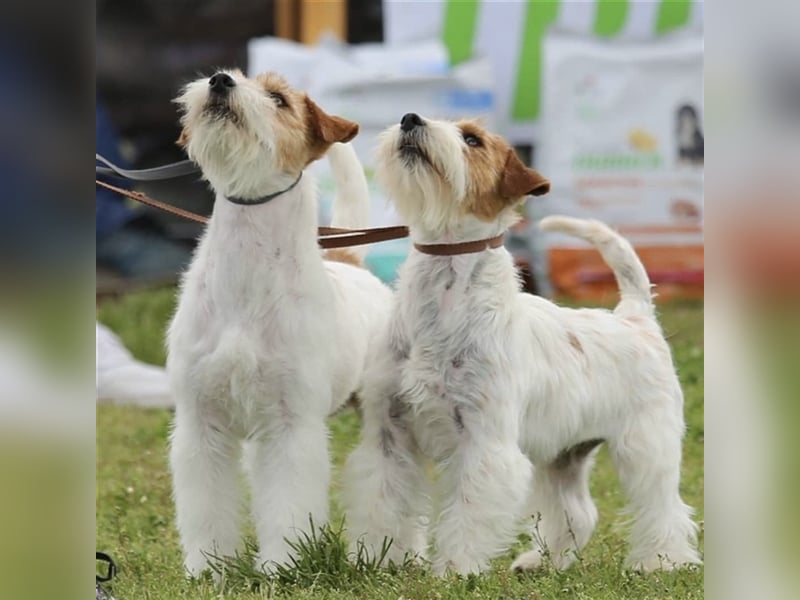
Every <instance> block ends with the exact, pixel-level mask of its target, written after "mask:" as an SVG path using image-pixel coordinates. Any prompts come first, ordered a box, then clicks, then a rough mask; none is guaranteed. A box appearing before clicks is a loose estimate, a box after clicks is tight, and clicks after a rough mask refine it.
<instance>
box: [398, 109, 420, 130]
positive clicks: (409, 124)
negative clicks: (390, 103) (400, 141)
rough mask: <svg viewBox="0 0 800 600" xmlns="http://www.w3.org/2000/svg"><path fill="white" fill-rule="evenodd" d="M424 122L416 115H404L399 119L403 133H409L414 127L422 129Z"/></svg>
mask: <svg viewBox="0 0 800 600" xmlns="http://www.w3.org/2000/svg"><path fill="white" fill-rule="evenodd" d="M423 125H425V121H423V120H422V118H421V117H420V116H419V115H418V114H417V113H406V114H404V115H403V118H402V119H400V129H402V130H403V131H411V130H412V129H414V127H422V126H423Z"/></svg>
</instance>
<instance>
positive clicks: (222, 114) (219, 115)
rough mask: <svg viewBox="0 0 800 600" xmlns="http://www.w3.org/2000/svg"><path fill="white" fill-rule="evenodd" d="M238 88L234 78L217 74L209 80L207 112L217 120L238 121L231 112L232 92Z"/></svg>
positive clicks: (224, 74)
mask: <svg viewBox="0 0 800 600" xmlns="http://www.w3.org/2000/svg"><path fill="white" fill-rule="evenodd" d="M235 87H236V82H235V81H234V79H233V77H231V76H230V75H228V74H227V73H217V74H215V75H212V76H211V77H210V78H209V79H208V100H207V102H206V107H205V109H206V110H205V112H206V114H208V115H211V116H212V117H213V118H216V119H234V120H235V119H236V115H234V114H233V112H232V111H231V103H230V98H231V92H232V91H233V89H234V88H235Z"/></svg>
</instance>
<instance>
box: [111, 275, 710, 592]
mask: <svg viewBox="0 0 800 600" xmlns="http://www.w3.org/2000/svg"><path fill="white" fill-rule="evenodd" d="M174 293H175V292H174V289H171V288H167V289H163V290H155V291H149V292H141V293H137V294H131V295H129V296H126V297H123V298H121V299H119V300H116V301H108V302H106V303H104V304H102V305H101V306H100V307H99V309H98V319H99V320H100V321H101V322H104V323H106V324H107V325H109V326H110V327H111V328H112V329H114V330H115V331H117V332H118V333H119V334H120V336H121V337H122V338H123V340H124V341H125V343H126V344H127V345H128V347H129V348H130V349H131V350H132V352H133V353H134V354H135V355H136V356H137V357H139V358H141V359H143V360H148V361H151V362H154V363H161V364H163V361H164V351H163V338H164V330H165V325H166V323H167V321H168V319H169V316H170V314H171V311H172V308H173V306H174ZM660 316H661V321H662V323H663V325H664V330H665V332H666V333H667V335H668V337H669V341H670V344H671V345H672V348H673V351H674V355H675V361H676V363H677V365H678V371H679V373H680V376H681V381H682V383H683V386H684V390H685V394H686V410H685V412H686V421H687V426H688V429H687V435H686V439H685V442H684V467H683V477H682V483H681V491H682V494H683V497H684V500H685V501H686V502H688V503H689V504H691V505H692V506H694V507H696V509H697V514H696V518H697V520H698V521H699V522H700V523H701V525H702V523H703V306H702V304H698V303H673V304H667V305H663V306H661V308H660ZM170 422H171V413H170V412H169V411H166V410H143V409H137V408H133V407H121V406H110V405H101V406H98V407H97V491H96V502H97V506H96V510H97V532H96V545H97V549H98V550H102V551H105V552H108V553H110V554H111V555H112V556H113V557H114V558H115V559H116V560H117V562H118V563H119V568H120V570H119V574H118V576H117V578H116V580H115V581H114V585H113V590H114V593H115V595H116V596H117V597H118V598H120V599H136V600H149V599H192V600H201V599H212V598H221V597H225V598H242V599H253V598H272V597H284V598H300V599H304V598H326V599H345V598H348V599H368V598H381V599H383V598H406V599H427V598H443V599H453V600H455V599H460V598H465V597H474V598H530V599H549V598H567V599H573V598H576V599H592V600H595V599H610V598H620V599H622V598H624V599H633V598H648V599H650V598H664V599H666V598H671V599H676V600H677V599H688V598H702V597H703V568H702V567H701V568H694V569H689V570H682V571H678V572H673V573H654V574H650V575H638V574H635V573H630V572H628V571H626V570H625V569H624V568H623V559H624V557H625V554H626V550H627V546H626V544H625V527H624V517H623V516H622V515H620V511H621V509H622V508H623V498H622V496H621V493H620V490H619V486H618V484H617V480H616V476H615V474H614V471H613V470H612V468H611V464H610V461H609V459H608V455H607V453H606V451H605V449H602V450H601V452H600V455H599V457H598V461H597V466H596V467H595V470H594V472H593V475H592V494H593V496H594V498H595V500H596V502H597V506H598V509H599V511H600V524H599V525H598V528H597V531H596V532H595V534H594V536H593V537H592V539H591V540H590V542H589V544H588V545H587V546H586V548H585V549H584V550H583V552H582V553H581V557H580V560H579V561H578V562H577V563H576V564H575V565H574V566H573V567H571V568H570V569H569V570H567V571H566V572H557V571H554V570H552V569H545V570H543V571H541V572H538V573H531V574H525V575H515V574H512V573H510V572H509V571H508V566H509V565H510V563H511V561H512V560H513V558H514V556H516V555H517V554H518V553H519V552H521V551H523V550H524V549H525V547H526V545H527V543H528V538H527V536H526V535H520V537H519V542H518V543H517V544H516V545H515V546H514V547H513V548H512V549H511V550H510V551H509V552H508V553H507V554H506V555H504V556H502V557H500V558H498V559H497V560H496V561H495V564H494V568H493V569H492V570H491V571H490V572H487V573H485V574H484V575H481V576H479V577H474V576H470V577H458V576H449V577H447V578H444V579H439V578H436V577H433V576H432V575H431V574H430V573H429V571H427V570H426V569H425V568H423V567H419V566H413V565H405V566H400V567H393V568H388V569H387V568H384V567H383V566H378V565H377V564H376V562H377V561H376V560H372V561H364V560H361V561H358V563H357V564H352V563H351V562H349V561H347V560H346V552H345V546H344V545H343V540H342V536H341V534H340V528H341V510H340V508H339V505H338V502H337V500H336V498H337V496H338V485H337V483H338V477H339V473H340V469H341V466H342V464H343V462H344V459H345V458H346V456H347V454H348V453H349V452H350V451H351V450H352V449H353V447H354V446H355V444H356V443H357V441H358V428H359V423H358V415H357V414H356V413H355V412H354V411H353V410H352V409H347V410H345V411H343V412H341V413H340V414H338V415H336V416H335V417H332V418H331V419H330V429H331V439H332V443H331V448H332V454H333V460H334V465H335V471H334V484H333V489H332V493H331V496H332V501H331V505H332V514H333V520H332V525H331V526H330V527H328V528H323V529H322V530H321V531H317V532H316V533H315V539H310V540H305V541H303V542H302V545H303V548H302V549H301V553H300V555H301V556H300V561H299V563H298V564H297V565H291V566H289V567H287V568H286V569H284V570H283V571H282V572H281V573H279V574H278V576H277V577H275V578H273V579H271V580H269V579H267V578H265V577H263V576H262V575H260V574H259V573H257V572H256V571H255V570H254V569H253V567H252V558H253V552H254V542H253V539H252V535H248V540H247V543H246V544H245V547H244V548H243V550H242V553H241V554H240V556H239V557H238V558H236V559H232V560H228V561H226V562H225V563H222V564H220V565H219V566H220V568H221V569H222V572H223V583H222V588H221V589H220V588H219V587H217V586H215V584H214V583H213V582H212V581H211V578H210V577H207V578H204V579H201V580H199V581H189V580H187V579H185V578H184V576H183V571H182V566H181V553H180V548H179V546H178V539H177V533H176V531H175V526H174V510H173V505H172V500H171V497H170V477H169V470H168V466H167V459H166V457H167V435H168V432H169V427H170ZM702 539H703V537H702V527H701V543H702Z"/></svg>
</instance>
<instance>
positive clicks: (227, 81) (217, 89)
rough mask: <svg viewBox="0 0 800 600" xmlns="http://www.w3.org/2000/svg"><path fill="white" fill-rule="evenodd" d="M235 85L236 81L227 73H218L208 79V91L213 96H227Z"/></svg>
mask: <svg viewBox="0 0 800 600" xmlns="http://www.w3.org/2000/svg"><path fill="white" fill-rule="evenodd" d="M235 87H236V82H235V81H234V80H233V77H231V76H230V75H228V74H227V73H216V74H215V75H212V76H211V77H210V78H209V79H208V92H209V94H211V95H212V96H217V97H226V96H228V94H230V92H231V90H232V89H233V88H235Z"/></svg>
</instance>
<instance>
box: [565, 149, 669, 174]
mask: <svg viewBox="0 0 800 600" xmlns="http://www.w3.org/2000/svg"><path fill="white" fill-rule="evenodd" d="M663 164H664V158H663V157H662V156H661V155H660V154H659V153H657V152H649V153H637V154H633V153H631V154H628V153H619V154H613V153H603V154H580V155H578V156H576V157H575V158H574V160H573V161H572V166H573V167H574V168H576V169H586V170H592V171H612V170H613V171H617V170H625V169H631V170H642V171H649V170H653V169H658V168H660V167H661V166H663Z"/></svg>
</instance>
